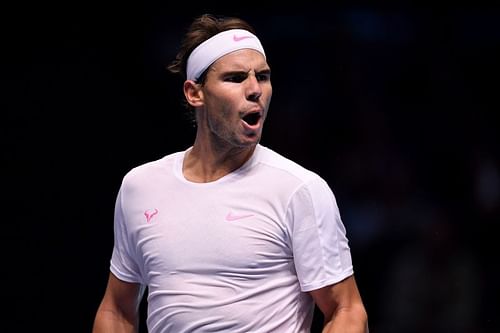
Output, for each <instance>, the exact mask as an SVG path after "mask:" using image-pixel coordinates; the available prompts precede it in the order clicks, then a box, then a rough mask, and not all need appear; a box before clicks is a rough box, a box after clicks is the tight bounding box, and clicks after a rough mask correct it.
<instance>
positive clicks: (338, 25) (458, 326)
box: [0, 2, 500, 333]
mask: <svg viewBox="0 0 500 333" xmlns="http://www.w3.org/2000/svg"><path fill="white" fill-rule="evenodd" d="M171 6H173V5H172V4H164V5H162V6H160V5H156V4H152V3H149V2H146V3H145V4H144V3H141V4H137V5H136V6H134V5H124V4H111V3H108V4H105V5H103V4H97V3H96V4H91V3H75V2H71V3H68V4H47V3H43V4H38V5H33V4H18V5H15V6H14V5H10V6H5V8H4V10H3V11H2V14H1V16H2V23H1V24H2V48H1V49H2V75H1V76H2V86H1V88H2V95H3V97H2V101H1V108H2V112H1V113H2V116H1V117H2V121H1V123H0V130H1V135H2V138H3V139H2V140H1V143H0V145H1V146H0V147H1V148H2V154H1V155H2V156H1V158H2V162H1V165H2V183H3V185H2V189H3V191H2V192H3V193H4V196H3V200H2V202H3V204H2V206H3V208H2V216H3V218H2V222H3V223H2V225H3V227H4V228H3V229H4V231H3V233H2V239H3V242H2V244H3V245H4V246H3V247H4V251H2V252H3V265H2V266H3V268H2V272H3V273H2V276H3V277H4V278H6V280H5V284H4V288H5V289H6V290H7V293H6V295H7V296H6V298H5V300H6V302H4V306H6V307H7V308H8V309H9V310H13V314H12V315H11V314H10V311H9V312H8V315H7V316H6V318H7V321H12V325H13V326H12V327H14V329H13V331H26V332H31V331H39V330H42V329H43V330H45V329H47V330H49V331H64V332H89V331H90V329H91V326H92V321H93V317H94V314H95V310H96V309H97V306H98V304H99V301H100V299H101V297H102V294H103V292H104V288H105V283H106V279H107V274H108V271H109V259H110V255H111V249H112V245H113V244H112V242H113V239H112V237H113V234H112V233H113V231H112V215H113V206H114V199H115V195H116V193H117V190H118V186H119V184H120V181H121V177H122V176H123V175H124V174H125V172H127V171H128V170H129V169H130V168H132V167H134V166H136V165H138V164H141V163H143V162H146V161H149V160H153V159H156V158H159V157H162V156H163V155H166V154H168V153H171V152H174V151H178V150H182V149H185V148H187V147H188V146H190V145H191V143H192V140H193V135H194V128H193V127H192V125H191V124H190V123H189V122H188V121H187V120H186V118H185V116H184V110H183V108H182V106H181V97H182V95H181V82H180V80H179V79H178V78H175V77H172V76H171V75H170V74H168V73H167V71H166V70H165V66H166V65H167V64H168V62H169V61H170V60H172V59H173V57H174V56H175V53H176V51H177V46H178V45H179V42H180V39H181V37H182V34H183V33H184V31H185V29H186V28H187V25H188V24H189V23H190V21H191V20H192V18H194V17H195V16H197V15H198V14H201V13H204V12H212V13H215V14H226V15H235V16H240V17H242V18H244V19H246V20H247V21H248V22H250V23H251V24H252V25H253V26H254V27H255V29H256V30H257V33H258V35H259V36H260V39H261V41H262V43H263V45H264V47H265V49H266V53H267V56H268V61H269V63H270V65H271V68H272V71H273V75H272V82H273V88H274V95H273V100H272V103H271V108H270V114H269V117H268V121H267V123H266V127H265V130H264V136H263V139H262V143H263V144H264V145H266V146H268V147H270V148H272V149H274V150H276V151H278V152H280V153H282V154H283V155H285V156H287V157H289V158H291V159H293V160H295V161H297V162H299V163H301V164H302V165H304V166H305V167H307V168H310V169H311V170H313V171H316V172H318V173H319V174H321V175H322V176H323V177H324V178H325V179H326V180H327V181H328V182H329V183H330V185H331V187H332V189H333V190H334V192H335V195H336V197H337V200H338V203H339V208H340V210H341V214H342V216H343V220H344V223H345V224H346V227H347V230H348V236H349V238H350V244H351V248H352V251H353V261H354V267H355V272H356V277H357V281H358V284H359V287H360V289H361V293H362V296H363V299H364V301H365V303H366V306H367V310H368V313H369V317H370V326H371V332H375V333H376V332H406V333H408V332H463V333H469V332H493V331H496V330H497V326H498V305H497V303H498V302H497V297H498V295H499V293H498V286H497V283H498V274H497V268H496V263H497V260H496V256H495V255H494V252H496V244H497V236H496V232H495V231H494V230H495V227H496V224H498V222H499V220H500V219H499V217H500V212H499V207H500V160H499V159H500V154H499V148H498V143H499V142H500V141H499V127H500V126H499V123H498V120H497V118H498V117H497V115H496V114H497V113H498V110H499V108H498V105H499V103H498V78H499V74H500V71H499V69H500V65H499V46H500V45H499V41H500V11H499V10H498V9H497V8H492V7H480V6H474V7H472V6H468V7H464V6H461V7H459V6H456V7H447V8H439V9H438V8H422V7H415V6H410V5H407V6H402V5H400V6H393V7H390V6H379V7H373V6H345V7H338V8H333V9H329V10H327V9H326V8H325V7H323V6H313V5H312V4H311V6H310V7H304V8H293V9H292V8H290V7H287V8H286V9H280V8H276V9H265V8H261V7H258V6H255V7H252V6H249V8H245V9H243V8H238V9H231V10H228V9H227V8H222V7H221V8H193V9H191V10H187V9H182V10H180V9H177V10H174V9H173V8H171ZM193 7H195V6H193ZM7 300H8V301H7ZM315 327H317V323H315Z"/></svg>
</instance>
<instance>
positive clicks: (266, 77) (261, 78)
mask: <svg viewBox="0 0 500 333" xmlns="http://www.w3.org/2000/svg"><path fill="white" fill-rule="evenodd" d="M255 77H256V78H257V80H258V81H269V80H271V74H269V73H262V74H257V75H256V76H255Z"/></svg>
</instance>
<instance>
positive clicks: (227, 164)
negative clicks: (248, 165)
mask: <svg viewBox="0 0 500 333" xmlns="http://www.w3.org/2000/svg"><path fill="white" fill-rule="evenodd" d="M255 147H256V146H250V147H228V146H225V147H224V146H223V145H217V144H213V143H212V142H208V141H203V140H195V143H194V144H193V148H192V149H191V150H190V151H189V152H188V153H187V154H186V156H185V157H184V164H183V167H182V171H183V173H184V177H186V179H187V180H189V181H192V182H196V183H208V182H213V181H216V180H217V179H220V178H222V177H224V176H226V175H228V174H229V173H231V172H233V171H234V170H236V169H238V168H240V167H241V166H242V165H243V164H245V162H246V161H248V160H249V159H250V157H251V156H252V154H253V152H254V151H255Z"/></svg>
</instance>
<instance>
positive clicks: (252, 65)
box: [212, 49, 269, 71]
mask: <svg viewBox="0 0 500 333" xmlns="http://www.w3.org/2000/svg"><path fill="white" fill-rule="evenodd" d="M252 69H253V70H255V71H263V70H268V69H269V65H268V64H267V61H266V58H265V57H264V55H262V53H260V52H258V51H256V50H252V49H241V50H237V51H234V52H231V53H228V54H226V55H224V56H222V57H220V58H219V59H218V60H217V61H215V62H214V63H213V64H212V70H214V71H230V70H238V71H240V70H243V71H249V70H252Z"/></svg>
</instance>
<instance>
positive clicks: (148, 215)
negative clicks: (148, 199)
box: [144, 208, 158, 223]
mask: <svg viewBox="0 0 500 333" xmlns="http://www.w3.org/2000/svg"><path fill="white" fill-rule="evenodd" d="M156 214H158V209H157V208H155V209H154V210H152V209H148V210H146V211H145V212H144V216H146V222H148V223H149V222H150V221H151V219H152V218H153V217H154V216H155V215H156Z"/></svg>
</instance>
